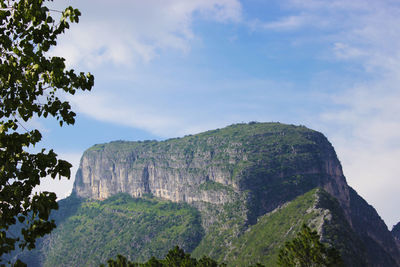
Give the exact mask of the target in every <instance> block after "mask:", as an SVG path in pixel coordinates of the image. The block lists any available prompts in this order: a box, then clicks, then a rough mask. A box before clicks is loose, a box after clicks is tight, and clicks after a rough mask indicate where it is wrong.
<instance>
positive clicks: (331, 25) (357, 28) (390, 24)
mask: <svg viewBox="0 0 400 267" xmlns="http://www.w3.org/2000/svg"><path fill="white" fill-rule="evenodd" d="M284 5H285V7H286V8H290V10H291V11H292V12H294V13H295V14H296V13H298V16H297V17H296V18H297V19H296V20H297V21H302V22H303V23H302V24H300V23H298V24H297V26H299V27H300V26H301V27H302V29H307V28H313V29H319V31H318V30H317V31H315V35H314V37H313V38H315V39H317V40H319V41H321V40H322V42H325V44H326V47H327V50H328V51H330V52H331V56H330V57H331V59H333V60H337V61H341V62H344V63H349V64H353V65H354V64H356V65H357V66H358V67H359V70H360V71H364V75H363V76H362V77H363V78H364V79H365V80H364V81H363V80H359V79H357V78H354V80H353V81H352V83H353V85H352V86H350V87H349V88H347V89H346V90H343V91H336V92H334V93H332V94H331V95H330V96H328V98H327V100H328V101H330V102H331V103H333V104H334V106H335V108H334V109H331V110H328V111H326V112H324V113H322V114H320V119H319V120H317V121H318V123H319V125H318V127H319V128H322V129H323V130H324V131H326V133H327V134H328V136H329V137H330V138H331V140H332V141H333V143H334V146H335V147H336V149H337V151H338V154H339V157H340V159H341V160H342V163H343V165H344V171H345V174H346V176H347V178H348V180H349V183H350V184H351V185H352V186H354V187H355V188H356V189H357V191H359V192H360V193H361V195H363V196H365V197H366V199H367V200H368V201H369V202H370V203H372V204H373V205H374V206H375V207H376V208H377V209H378V211H379V212H380V213H381V214H382V215H383V216H384V217H385V219H386V222H387V223H388V224H389V226H390V224H394V223H396V222H397V221H398V220H399V217H398V214H395V213H393V210H396V209H397V207H396V203H399V202H400V196H399V195H398V193H397V192H395V190H393V188H399V186H400V182H399V181H400V180H399V177H398V173H400V166H399V164H398V163H397V160H396V159H398V158H399V156H400V145H399V144H400V136H399V134H398V133H399V132H400V117H399V116H398V115H397V114H400V105H399V104H398V103H399V102H400V86H399V84H400V79H399V77H400V76H399V74H400V71H399V70H400V53H399V49H398V48H399V47H400V28H398V27H395V26H394V25H399V23H400V4H399V3H398V2H396V1H358V0H357V1H342V0H333V1H319V0H310V1H307V0H306V1H304V0H301V1H300V0H291V1H286V2H285V4H284ZM302 18H303V19H302ZM306 18H307V19H306ZM318 21H321V22H323V23H322V24H317V22H318ZM270 25H274V24H273V23H270ZM321 25H322V26H321ZM273 29H274V30H277V29H278V30H279V24H277V25H276V27H275V28H273ZM282 30H284V29H283V28H282ZM300 30H301V29H300ZM331 82H332V81H331ZM321 86H323V84H321ZM318 123H315V122H314V123H312V124H313V125H317V124H318Z"/></svg>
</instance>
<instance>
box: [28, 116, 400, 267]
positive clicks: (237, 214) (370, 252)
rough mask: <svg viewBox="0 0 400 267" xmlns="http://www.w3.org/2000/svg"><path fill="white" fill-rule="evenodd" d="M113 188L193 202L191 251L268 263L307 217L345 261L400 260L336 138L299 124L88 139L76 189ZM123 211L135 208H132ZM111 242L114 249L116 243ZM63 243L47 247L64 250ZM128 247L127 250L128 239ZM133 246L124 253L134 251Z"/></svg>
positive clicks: (109, 192) (95, 193)
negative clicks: (159, 137)
mask: <svg viewBox="0 0 400 267" xmlns="http://www.w3.org/2000/svg"><path fill="white" fill-rule="evenodd" d="M119 193H126V194H128V195H130V196H131V197H134V198H143V197H144V198H146V197H149V196H150V197H155V198H156V199H159V201H161V200H162V201H165V200H169V201H171V202H175V203H187V204H188V205H189V206H191V207H193V208H195V210H197V211H198V212H199V218H200V219H199V227H200V228H201V229H202V230H201V231H200V232H198V234H197V235H196V238H195V240H196V241H195V242H194V243H193V242H191V243H190V242H189V241H190V240H189V239H192V240H194V239H193V238H187V240H186V239H182V240H186V241H182V242H181V243H182V244H181V245H183V246H185V244H189V243H190V246H187V248H188V249H189V250H190V251H189V252H192V253H193V255H194V256H197V257H199V256H202V255H204V254H206V255H209V256H211V257H213V258H215V259H217V260H219V261H225V262H227V263H228V264H229V265H232V266H244V265H249V264H252V263H256V262H257V261H258V262H262V263H268V264H270V265H271V264H274V262H276V261H275V259H276V255H277V251H278V249H279V247H280V246H282V245H283V243H284V241H285V240H288V238H290V237H293V236H294V235H295V233H296V231H298V230H299V229H300V226H301V224H302V223H303V222H305V223H307V224H309V225H311V226H312V227H313V228H315V229H317V230H318V232H319V233H320V234H321V235H322V240H323V241H324V242H327V243H328V244H330V245H333V246H335V247H338V248H339V250H340V252H341V254H342V257H343V258H344V260H345V263H346V265H348V266H400V252H399V248H398V247H397V244H396V241H395V239H394V237H393V235H392V234H391V233H390V232H389V230H388V229H387V227H386V225H385V224H384V222H383V221H382V219H381V218H380V217H379V215H378V214H377V212H376V211H375V209H374V208H373V207H372V206H370V205H369V204H368V203H367V202H366V201H365V200H363V199H362V198H361V197H360V196H359V195H358V194H357V193H356V192H355V190H353V189H352V188H351V187H350V186H349V185H348V184H347V183H346V179H345V177H344V175H343V172H342V167H341V165H340V162H339V160H338V158H337V156H336V153H335V151H334V149H333V147H332V145H331V144H330V143H329V141H328V140H327V139H326V138H325V137H324V136H323V135H322V134H321V133H319V132H316V131H313V130H310V129H308V128H306V127H304V126H293V125H285V124H280V123H249V124H235V125H231V126H228V127H226V128H223V129H217V130H213V131H208V132H204V133H200V134H196V135H190V136H185V137H183V138H174V139H169V140H166V141H162V142H157V141H143V142H125V141H116V142H111V143H108V144H99V145H94V146H93V147H91V148H89V149H88V150H87V151H85V152H84V154H83V156H82V159H81V163H80V167H79V170H78V172H77V174H76V179H75V184H74V189H73V197H74V198H77V199H82V201H83V200H85V201H86V202H85V203H86V204H84V205H95V206H96V205H100V206H101V205H102V204H99V203H103V201H104V200H105V201H107V199H108V198H110V197H112V196H114V195H117V194H119ZM88 203H89V204H88ZM90 203H98V204H90ZM79 205H82V204H79ZM100 206H98V207H100ZM81 207H82V206H79V208H77V210H79V209H82V208H81ZM96 207H97V206H96ZM96 209H99V208H96ZM113 209H114V208H113ZM113 209H111V210H113ZM67 210H68V209H67ZM107 210H110V208H107V209H101V211H102V212H103V211H107ZM117 210H118V209H117ZM128 210H129V209H128ZM92 212H93V211H92ZM99 212H100V211H99V210H96V212H95V214H98V213H99ZM120 212H122V211H120ZM135 212H136V211H135ZM66 213H68V212H67V211H66ZM74 214H75V213H74ZM85 214H86V213H83V214H81V215H79V216H86V217H87V216H88V215H87V214H86V215H85ZM121 214H122V213H121ZM124 214H128V215H124V216H127V218H131V215H129V212H128V213H124ZM73 216H75V215H73ZM73 216H72V217H73ZM121 216H122V215H121ZM61 217H62V216H61ZM72 217H71V216H69V217H68V216H64V217H63V219H62V220H60V222H61V223H60V227H59V228H60V229H57V231H56V232H55V233H54V234H52V235H51V236H50V237H48V238H47V239H45V240H44V241H42V243H41V245H40V246H39V247H40V249H39V250H40V251H42V252H41V253H42V254H40V253H39V254H40V255H41V256H40V257H42V260H40V261H38V262H39V263H43V262H45V260H43V258H46V257H48V254H46V253H47V252H43V251H47V250H46V246H47V247H48V246H49V245H48V244H51V245H52V246H55V247H57V244H59V243H60V242H61V243H62V242H63V238H64V239H65V236H67V235H68V234H67V233H65V228H68V227H67V226H68V225H69V224H68V223H72V222H71V220H72V219H71V218H72ZM86 217H85V218H86ZM100 217H101V216H100ZM100 217H96V218H100ZM79 218H82V217H79ZM193 218H195V217H193ZM91 220H92V219H91ZM98 220H100V219H98ZM109 223H112V220H111V221H110V222H109ZM63 225H66V226H65V227H64V226H63ZM168 225H170V224H169V223H168ZM63 229H64V230H63ZM70 229H71V231H73V230H72V229H73V228H70ZM111 229H112V228H111ZM111 229H110V230H109V231H111ZM157 229H158V228H157ZM196 229H197V228H196ZM102 230H104V229H101V227H99V228H98V231H99V233H98V235H106V234H107V233H102V232H101V231H102ZM63 231H64V232H63ZM143 231H146V230H145V229H143ZM133 232H135V231H133ZM136 234H137V233H136ZM131 235H135V233H131ZM176 235H177V236H179V235H180V234H179V233H178V232H177V233H176ZM94 236H96V235H94ZM169 236H170V235H169ZM127 238H128V239H129V238H131V239H132V240H133V239H134V237H133V236H131V237H129V236H128V237H127ZM147 239H148V240H147V241H143V242H150V241H151V240H152V237H151V235H150V234H149V236H147ZM178 239H179V238H178ZM178 239H177V240H178ZM77 240H79V237H77ZM179 240H180V239H179ZM74 242H75V241H74ZM80 242H81V241H80ZM85 242H97V241H93V240H92V239H90V240H86V241H85ZM104 242H109V241H104ZM196 242H197V243H196ZM128 243H129V242H128ZM46 244H47V245H46ZM172 245H174V244H172ZM131 246H132V247H135V246H137V244H136V245H135V243H131ZM112 250H113V251H117V250H118V244H115V247H113V249H112ZM134 250H135V249H132V251H134ZM61 251H62V250H60V253H59V256H57V255H53V256H52V257H55V258H57V257H62V252H61ZM124 251H126V253H128V254H129V249H128V250H124ZM115 253H116V252H115ZM138 253H139V254H140V253H142V252H140V251H139V252H138ZM154 253H157V251H154ZM158 253H161V252H160V251H158ZM139 254H135V253H133V252H132V253H131V254H130V255H127V256H128V257H129V258H130V259H132V260H136V258H137V257H138V256H137V255H139ZM110 255H111V256H114V255H113V254H112V253H111V254H110ZM156 256H157V255H156ZM30 257H34V256H32V255H31V256H30ZM135 257H136V258H135ZM32 261H33V260H32ZM39 265H40V264H39ZM270 265H268V266H270Z"/></svg>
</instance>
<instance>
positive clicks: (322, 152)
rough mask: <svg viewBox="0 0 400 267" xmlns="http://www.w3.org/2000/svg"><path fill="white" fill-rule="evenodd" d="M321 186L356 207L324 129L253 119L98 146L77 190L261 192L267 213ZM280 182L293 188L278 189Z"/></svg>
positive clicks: (214, 195)
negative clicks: (183, 134) (172, 136)
mask: <svg viewBox="0 0 400 267" xmlns="http://www.w3.org/2000/svg"><path fill="white" fill-rule="evenodd" d="M316 186H321V187H324V188H325V189H326V190H327V191H328V192H329V193H331V194H332V195H334V196H335V197H337V198H338V199H339V200H340V202H341V203H342V205H343V206H345V207H349V192H348V189H347V186H346V181H345V178H344V176H343V173H342V169H341V166H340V163H339V161H338V160H337V157H336V154H335V152H334V150H333V148H332V146H331V144H330V143H329V142H328V140H327V139H326V138H325V137H324V136H323V135H322V134H320V133H318V132H315V131H312V130H309V129H307V128H305V127H295V126H289V125H282V124H253V125H232V126H230V127H227V128H224V129H220V130H215V131H209V132H206V133H203V134H199V135H194V136H186V137H184V138H177V139H170V140H167V141H163V142H157V141H144V142H123V141H117V142H111V143H109V144H102V145H95V146H94V147H92V148H90V149H88V150H87V151H85V153H84V155H83V157H82V159H81V163H80V167H79V170H78V172H77V175H76V180H75V184H74V191H75V192H76V194H77V195H78V196H81V197H84V198H92V199H105V198H108V197H109V196H111V195H114V194H116V193H118V192H126V193H129V194H131V195H132V196H135V197H139V196H142V195H143V194H152V195H154V196H157V197H161V198H164V199H168V200H172V201H175V202H178V201H185V202H188V203H192V202H198V201H203V202H208V203H212V204H224V203H226V202H229V201H231V200H232V197H235V195H236V194H241V193H243V192H247V193H248V194H249V198H250V199H251V198H256V199H257V205H259V207H258V209H257V214H258V213H260V214H264V213H265V212H268V211H271V210H273V209H275V208H276V207H277V206H279V205H280V204H283V203H284V202H286V201H287V197H288V196H289V197H292V198H293V197H295V196H297V195H299V194H301V193H304V192H306V191H307V190H308V189H310V188H314V187H316ZM278 187H282V188H285V190H286V191H287V192H285V194H282V192H276V189H277V188H278ZM214 189H215V190H214ZM277 193H278V194H277ZM272 196H274V198H272ZM271 200H273V201H272V202H271ZM254 201H255V199H254Z"/></svg>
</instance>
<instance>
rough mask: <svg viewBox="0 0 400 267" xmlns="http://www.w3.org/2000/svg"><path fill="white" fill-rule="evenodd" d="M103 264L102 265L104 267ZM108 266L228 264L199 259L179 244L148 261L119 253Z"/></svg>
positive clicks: (206, 266) (213, 266) (203, 266)
mask: <svg viewBox="0 0 400 267" xmlns="http://www.w3.org/2000/svg"><path fill="white" fill-rule="evenodd" d="M104 266H105V265H104V264H102V265H100V267H104ZM107 266H108V267H171V266H173V267H219V266H221V267H223V266H226V264H224V263H218V262H216V261H215V260H213V259H211V258H209V257H207V256H203V257H202V258H201V259H199V260H197V259H196V258H192V257H191V256H190V254H189V253H185V251H184V250H183V249H181V248H179V246H176V247H175V248H173V249H171V250H170V251H168V253H167V255H166V256H165V257H164V258H163V259H157V258H155V257H151V258H150V259H149V260H148V261H147V262H143V263H139V262H132V261H129V260H128V259H127V258H126V257H124V256H122V255H118V256H117V258H116V259H115V260H114V259H109V260H108V261H107Z"/></svg>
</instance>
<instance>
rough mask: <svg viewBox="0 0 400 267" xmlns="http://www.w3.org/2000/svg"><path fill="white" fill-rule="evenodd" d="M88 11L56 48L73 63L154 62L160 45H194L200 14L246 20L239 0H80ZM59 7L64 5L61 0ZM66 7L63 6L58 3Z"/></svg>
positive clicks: (220, 19)
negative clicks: (197, 18) (195, 25)
mask: <svg viewBox="0 0 400 267" xmlns="http://www.w3.org/2000/svg"><path fill="white" fill-rule="evenodd" d="M68 4H72V5H73V6H74V7H78V8H79V9H80V10H81V11H82V13H83V16H82V18H81V22H80V23H79V24H78V25H74V26H73V27H72V28H71V30H70V31H68V33H67V35H66V36H65V37H66V38H67V39H63V38H62V39H61V41H60V42H59V44H58V45H57V47H56V48H55V49H54V50H53V51H52V53H53V54H57V55H61V56H63V57H65V58H66V59H67V63H68V65H69V66H74V65H77V64H82V63H83V64H87V65H88V66H89V67H95V66H98V65H100V64H109V63H112V64H116V65H131V64H136V63H138V62H148V61H149V60H151V59H152V58H154V57H155V56H156V55H157V54H158V53H159V51H160V50H163V49H173V50H177V51H181V52H184V53H185V52H187V51H189V50H190V42H191V40H193V39H194V38H196V35H195V33H194V32H193V30H192V21H193V18H194V17H195V16H197V17H201V18H204V19H208V20H213V21H217V22H237V21H240V20H241V5H240V3H239V1H238V0H191V1H186V0H168V1H165V0H151V1H139V0H137V1H106V0H97V1H96V2H95V4H94V2H92V1H79V2H77V1H75V2H72V3H68ZM58 7H61V3H60V4H59V6H58ZM58 9H60V8H58Z"/></svg>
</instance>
